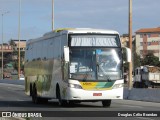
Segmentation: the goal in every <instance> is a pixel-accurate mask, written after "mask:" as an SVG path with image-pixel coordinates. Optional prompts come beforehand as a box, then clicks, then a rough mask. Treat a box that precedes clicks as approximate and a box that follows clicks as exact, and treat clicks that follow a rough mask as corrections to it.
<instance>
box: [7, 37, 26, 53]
mask: <svg viewBox="0 0 160 120" xmlns="http://www.w3.org/2000/svg"><path fill="white" fill-rule="evenodd" d="M10 45H12V47H13V50H15V51H16V50H17V51H18V49H19V40H14V39H11V40H10ZM25 48H26V40H20V51H25Z"/></svg>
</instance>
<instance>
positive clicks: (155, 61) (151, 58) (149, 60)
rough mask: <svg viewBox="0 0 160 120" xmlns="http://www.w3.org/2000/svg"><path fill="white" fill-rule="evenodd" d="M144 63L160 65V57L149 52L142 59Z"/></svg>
mask: <svg viewBox="0 0 160 120" xmlns="http://www.w3.org/2000/svg"><path fill="white" fill-rule="evenodd" d="M142 65H152V66H159V67H160V62H159V58H158V57H156V56H154V54H153V53H148V54H147V55H146V56H145V58H144V59H143V60H142Z"/></svg>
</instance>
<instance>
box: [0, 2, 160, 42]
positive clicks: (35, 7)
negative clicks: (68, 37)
mask: <svg viewBox="0 0 160 120" xmlns="http://www.w3.org/2000/svg"><path fill="white" fill-rule="evenodd" d="M132 1H133V19H132V21H133V28H132V30H133V34H134V33H135V31H137V30H138V29H141V28H153V27H160V14H159V13H160V10H159V5H160V0H132ZM128 6H129V0H54V28H55V29H57V28H98V29H112V30H116V31H118V32H119V33H120V35H122V34H126V33H128V9H129V7H128ZM4 11H9V13H7V14H5V15H4V16H3V36H4V38H3V41H4V42H6V43H7V42H8V41H9V40H10V39H18V17H19V0H0V15H1V16H0V43H1V39H2V13H3V12H4ZM20 23H21V24H20V30H21V32H20V38H21V39H25V40H29V39H32V38H37V37H41V36H43V34H44V33H46V32H50V31H51V30H52V0H21V21H20Z"/></svg>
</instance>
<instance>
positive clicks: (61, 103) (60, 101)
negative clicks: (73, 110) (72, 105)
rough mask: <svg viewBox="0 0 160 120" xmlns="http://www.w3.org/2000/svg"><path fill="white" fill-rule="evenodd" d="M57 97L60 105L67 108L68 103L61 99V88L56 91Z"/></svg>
mask: <svg viewBox="0 0 160 120" xmlns="http://www.w3.org/2000/svg"><path fill="white" fill-rule="evenodd" d="M56 95H57V99H58V104H59V105H60V106H67V101H66V100H62V98H61V93H60V89H59V87H57V89H56Z"/></svg>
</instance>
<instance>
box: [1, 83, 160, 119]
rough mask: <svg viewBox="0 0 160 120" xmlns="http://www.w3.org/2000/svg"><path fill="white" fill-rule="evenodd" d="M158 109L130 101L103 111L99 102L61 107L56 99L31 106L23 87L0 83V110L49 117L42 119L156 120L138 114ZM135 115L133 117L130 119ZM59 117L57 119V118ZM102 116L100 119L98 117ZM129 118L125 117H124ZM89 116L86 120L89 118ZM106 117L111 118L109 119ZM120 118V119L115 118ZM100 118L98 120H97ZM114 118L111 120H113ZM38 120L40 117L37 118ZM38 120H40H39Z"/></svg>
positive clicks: (150, 104)
mask: <svg viewBox="0 0 160 120" xmlns="http://www.w3.org/2000/svg"><path fill="white" fill-rule="evenodd" d="M159 110H160V104H159V103H152V102H142V101H131V100H113V101H112V104H111V107H110V108H103V107H102V105H101V102H96V103H92V102H87V103H81V104H76V105H75V106H73V107H61V106H59V105H58V102H57V100H50V101H49V102H48V103H46V104H33V103H32V102H31V97H29V96H26V95H25V93H24V85H20V84H18V83H17V84H11V83H7V84H6V83H4V82H3V83H2V82H0V111H12V112H14V111H15V112H16V111H17V112H40V113H42V114H44V115H48V116H51V117H52V118H51V117H48V118H46V117H45V118H43V119H42V120H44V119H51V120H52V119H53V117H55V118H54V119H56V120H69V119H71V120H72V119H73V120H75V119H74V118H73V117H72V118H70V117H71V116H74V117H76V119H79V120H81V119H82V118H83V120H85V119H91V117H92V119H93V120H97V119H98V120H101V119H105V120H106V119H114V120H116V119H117V120H121V119H123V120H124V119H126V120H135V119H138V120H142V119H143V120H158V119H159V118H157V117H148V116H145V117H144V116H141V114H143V113H144V114H145V113H146V114H147V113H154V114H156V111H159ZM134 113H136V116H134V118H133V117H129V116H130V115H132V116H133V114H134ZM158 114H159V113H158ZM58 115H59V116H60V117H56V116H58ZM101 115H102V116H104V117H100V116H101ZM127 115H128V117H125V116H127ZM88 116H89V118H88ZM108 116H111V118H110V117H108ZM118 116H121V117H118ZM97 117H99V118H97ZM113 117H114V118H113ZM34 119H36V118H34ZM37 119H38V120H39V119H40V118H37ZM40 120H41V119H40Z"/></svg>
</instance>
